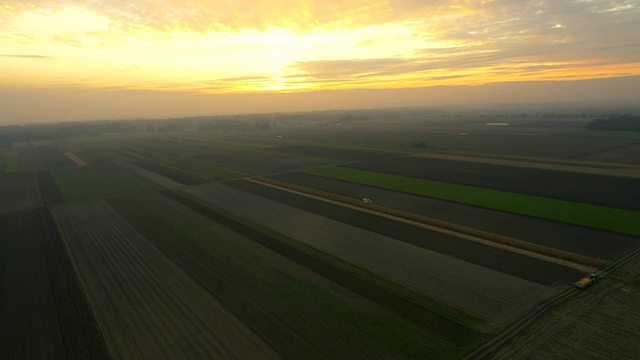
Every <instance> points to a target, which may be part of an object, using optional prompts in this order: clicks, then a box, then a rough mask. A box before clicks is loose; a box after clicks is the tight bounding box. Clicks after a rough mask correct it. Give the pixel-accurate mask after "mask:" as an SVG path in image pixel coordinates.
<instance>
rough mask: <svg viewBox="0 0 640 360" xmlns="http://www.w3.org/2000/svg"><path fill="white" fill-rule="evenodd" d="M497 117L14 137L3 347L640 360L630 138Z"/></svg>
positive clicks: (40, 351)
mask: <svg viewBox="0 0 640 360" xmlns="http://www.w3.org/2000/svg"><path fill="white" fill-rule="evenodd" d="M496 111H497V112H498V113H499V114H498V115H495V116H494V115H488V114H486V113H485V114H481V113H477V112H475V111H472V110H470V111H469V112H466V110H465V112H463V113H455V114H454V113H449V112H442V113H441V112H440V110H432V111H424V110H422V109H405V110H402V109H391V110H384V111H382V110H381V111H377V110H375V111H374V110H362V111H359V110H344V111H336V112H313V113H299V114H298V113H294V114H255V115H237V116H236V115H229V116H222V117H193V118H187V119H159V120H151V119H139V120H130V121H118V122H108V121H103V122H95V123H93V122H87V123H65V124H46V125H28V126H24V127H23V126H18V127H11V126H10V127H0V304H1V306H0V358H2V359H4V358H8V359H24V358H72V359H94V358H95V359H108V358H112V359H142V358H147V359H163V358H166V359H182V358H216V359H218V358H222V359H224V358H236V359H262V358H266V359H271V358H273V359H275V358H283V359H443V360H453V359H460V358H463V357H465V356H466V355H472V356H475V354H476V353H477V351H484V349H486V348H490V349H491V350H492V351H493V350H494V348H493V347H491V345H493V344H502V343H499V342H497V341H498V340H500V339H502V338H503V337H504V336H510V335H511V334H515V332H514V331H512V329H517V330H518V331H521V332H519V335H516V336H515V337H513V338H509V339H510V340H509V342H507V343H506V345H502V346H503V347H502V348H500V349H498V351H497V352H494V353H493V354H492V356H494V358H495V359H527V358H548V359H555V358H569V359H572V358H575V359H578V358H579V359H592V358H593V359H596V358H606V357H607V355H610V354H615V355H616V356H617V357H620V358H630V359H632V358H633V356H634V355H635V353H637V352H638V351H640V350H639V349H638V346H637V345H636V343H637V338H638V336H640V328H638V325H637V324H638V321H639V320H638V319H639V316H640V312H638V311H637V309H635V307H634V305H635V304H636V303H637V302H638V295H640V292H639V291H637V290H638V286H637V283H638V276H637V274H638V271H639V268H638V265H637V264H638V263H639V262H637V261H636V262H631V261H629V262H628V263H625V264H623V265H624V266H623V267H618V268H616V270H614V271H612V270H611V269H613V267H614V266H618V265H619V264H620V263H621V262H620V259H628V258H629V257H628V254H630V253H634V252H635V251H638V250H637V249H639V248H640V205H639V204H640V197H639V196H640V195H639V194H640V192H639V191H638V189H640V167H639V166H638V165H640V163H639V162H638V160H637V158H638V156H640V153H638V149H639V148H640V147H639V146H640V145H639V143H638V138H637V136H636V135H634V134H627V133H625V134H622V133H613V132H606V133H605V132H601V131H596V132H591V131H587V130H582V129H584V126H586V125H587V124H588V123H589V122H590V121H591V120H592V117H590V116H588V115H587V116H585V115H576V116H573V115H566V116H565V115H559V114H551V115H550V114H541V115H540V116H538V114H536V115H533V114H529V115H527V114H518V115H514V114H501V110H496ZM594 116H595V115H594ZM490 122H500V123H509V126H500V127H496V126H487V123H490ZM592 272H596V273H597V274H598V275H599V281H598V283H597V284H595V285H593V286H591V287H589V288H588V289H585V290H584V291H577V290H576V289H574V286H573V283H574V282H575V281H576V280H578V279H580V278H582V277H583V276H585V275H586V274H589V273H592ZM557 299H561V300H562V301H561V302H558V301H557ZM549 304H551V305H549ZM636 307H637V306H636ZM540 314H542V315H540ZM534 317H535V318H534ZM532 319H533V320H532ZM529 322H531V324H533V326H531V327H528V328H527V327H524V326H520V324H525V323H526V324H528V323H529Z"/></svg>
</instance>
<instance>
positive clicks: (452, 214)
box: [275, 172, 638, 259]
mask: <svg viewBox="0 0 640 360" xmlns="http://www.w3.org/2000/svg"><path fill="white" fill-rule="evenodd" d="M275 178H276V179H279V180H283V181H286V182H289V183H293V184H298V185H304V186H308V187H311V188H315V189H319V190H324V191H328V192H331V193H336V194H340V195H344V196H348V197H351V198H356V199H362V198H371V199H374V201H375V203H376V204H379V205H382V206H386V207H390V208H393V209H398V210H401V211H406V212H409V213H414V214H418V215H423V216H427V217H430V218H434V219H438V220H442V221H446V222H450V223H455V224H460V225H462V226H467V227H470V228H474V229H479V230H483V231H487V232H491V233H496V234H501V235H505V236H510V237H514V238H516V239H522V240H525V241H529V242H532V243H536V244H540V245H543V246H549V247H552V248H558V249H562V250H566V251H570V252H574V253H578V254H582V255H586V256H591V257H600V258H603V259H615V258H617V257H620V256H622V255H624V254H626V253H628V252H629V251H631V250H633V249H634V248H635V247H637V246H638V245H637V244H638V240H637V239H635V238H633V237H630V236H622V235H618V234H613V233H608V232H603V231H597V230H595V229H589V228H585V227H579V226H572V225H569V224H563V223H559V222H554V221H547V220H543V219H537V218H532V217H527V216H523V215H518V214H513V213H507V212H502V211H496V210H491V209H487V208H481V207H477V206H469V205H465V204H460V203H454V202H450V201H444V200H438V199H433V198H428V197H424V196H417V195H412V194H407V193H401V192H396V191H390V190H385V189H381V188H377V187H372V186H366V185H361V184H356V183H352V182H347V181H339V180H334V179H330V178H326V177H321V176H313V175H309V174H305V173H300V172H295V173H288V174H282V175H278V176H276V177H275Z"/></svg>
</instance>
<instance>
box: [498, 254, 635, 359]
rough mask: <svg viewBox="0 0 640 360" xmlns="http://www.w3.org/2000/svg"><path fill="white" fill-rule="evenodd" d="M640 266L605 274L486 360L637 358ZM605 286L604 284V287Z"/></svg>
mask: <svg viewBox="0 0 640 360" xmlns="http://www.w3.org/2000/svg"><path fill="white" fill-rule="evenodd" d="M638 274H640V261H638V258H637V257H636V258H635V259H634V260H632V261H631V262H630V263H628V264H626V265H624V266H623V268H622V269H620V270H617V271H616V272H615V273H614V274H612V275H608V276H607V277H606V278H605V279H606V280H604V279H603V281H602V283H601V284H596V285H594V286H593V287H592V288H591V289H589V292H588V293H584V294H579V295H576V296H575V297H573V298H572V299H571V300H570V301H568V302H566V303H565V304H563V306H562V308H560V309H558V310H557V311H556V312H555V313H552V314H550V315H548V316H547V317H545V318H544V319H541V320H540V321H538V322H537V323H535V324H534V325H533V326H532V327H531V328H530V329H528V330H526V331H525V332H524V333H522V334H521V335H520V336H519V337H517V338H516V339H514V340H512V341H511V342H509V343H508V344H507V345H506V346H505V347H503V348H502V349H500V350H498V351H497V352H496V353H495V354H494V355H493V356H490V357H489V358H490V359H494V360H498V359H534V358H536V359H576V360H577V359H580V360H582V359H611V358H615V359H630V360H631V359H635V358H637V355H638V353H640V343H639V342H638V341H637V340H638V334H639V333H640V325H639V324H640V309H638V301H640V277H639V276H638ZM605 281H606V282H605Z"/></svg>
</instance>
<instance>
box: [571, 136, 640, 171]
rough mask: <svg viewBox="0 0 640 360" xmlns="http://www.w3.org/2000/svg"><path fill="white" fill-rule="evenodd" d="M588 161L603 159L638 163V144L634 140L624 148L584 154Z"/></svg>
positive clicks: (639, 161) (639, 155) (639, 151)
mask: <svg viewBox="0 0 640 360" xmlns="http://www.w3.org/2000/svg"><path fill="white" fill-rule="evenodd" d="M583 159H585V160H590V161H604V162H614V163H626V164H634V165H640V144H639V143H638V142H637V141H636V142H635V143H634V144H632V145H631V146H628V147H625V148H624V149H616V150H609V151H605V152H599V153H594V154H590V155H588V156H585V157H584V158H583Z"/></svg>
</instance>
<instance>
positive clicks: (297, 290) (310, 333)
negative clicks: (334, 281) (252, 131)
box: [110, 196, 433, 358]
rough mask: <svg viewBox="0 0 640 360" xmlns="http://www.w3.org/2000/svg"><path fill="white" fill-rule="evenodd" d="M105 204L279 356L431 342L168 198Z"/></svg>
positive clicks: (377, 351) (342, 353)
mask: <svg viewBox="0 0 640 360" xmlns="http://www.w3.org/2000/svg"><path fill="white" fill-rule="evenodd" d="M110 203H111V204H113V205H114V206H115V207H116V208H117V209H118V211H119V212H120V213H121V214H123V215H124V216H126V218H127V220H128V221H130V222H131V223H132V224H133V225H134V226H135V227H136V228H137V229H138V230H139V231H141V233H143V234H144V236H145V237H146V238H147V239H149V240H150V241H151V242H152V243H153V244H154V245H155V246H157V247H158V249H160V250H161V251H163V252H164V253H165V255H166V256H167V257H169V258H170V259H172V260H173V261H175V262H176V263H177V264H179V265H180V266H182V267H183V269H185V271H187V272H188V273H189V274H190V275H191V276H193V278H194V279H197V281H198V282H199V283H200V284H202V285H203V286H204V287H205V288H206V289H207V290H208V291H210V293H211V294H213V295H214V296H215V297H216V298H217V299H219V300H220V301H221V302H222V303H223V304H224V305H225V307H226V308H227V309H229V310H230V311H231V312H233V313H234V314H235V315H236V316H237V317H238V318H239V319H240V320H241V321H242V322H244V323H245V324H247V326H248V327H249V328H250V329H252V330H253V331H254V332H255V333H256V334H258V335H259V336H260V337H262V338H263V339H265V341H266V342H267V343H269V344H271V345H272V346H273V348H274V350H276V351H277V352H278V353H279V354H280V355H281V356H282V357H284V358H309V357H327V358H336V357H349V358H362V357H363V354H367V355H366V357H367V358H375V357H383V356H384V354H385V353H387V354H388V356H390V357H394V358H397V357H398V356H399V355H400V357H406V355H401V354H402V353H403V352H409V353H410V352H411V351H417V352H421V351H425V350H426V349H428V347H429V346H428V345H429V342H431V341H433V340H431V339H430V338H432V337H433V336H432V335H429V334H426V335H427V336H425V334H424V332H421V331H420V330H419V329H416V330H414V331H410V330H409V329H410V328H411V326H407V325H409V324H410V323H409V322H407V323H405V324H404V326H402V327H399V328H394V325H396V326H397V323H398V322H401V323H402V321H401V320H399V319H395V317H393V316H391V314H388V313H387V314H385V312H384V311H381V310H378V309H376V308H375V306H372V305H371V304H370V303H369V304H368V302H367V301H366V300H363V299H361V298H359V297H358V296H357V295H355V294H349V293H348V292H346V291H344V290H340V288H339V287H336V286H331V285H330V284H331V283H328V284H329V285H328V284H327V282H326V281H323V279H322V278H321V277H318V276H317V275H315V274H313V273H311V272H309V271H308V270H306V269H304V268H303V267H300V266H299V265H297V264H295V263H294V262H292V261H290V260H288V259H286V258H284V257H282V256H280V255H278V254H277V253H275V252H271V251H269V250H268V249H265V248H264V247H263V246H262V245H260V244H259V243H257V242H254V241H252V240H250V239H248V238H246V237H245V236H243V235H241V234H239V233H237V232H235V231H233V230H231V229H229V228H227V227H226V226H223V225H221V224H218V223H217V222H214V221H211V220H210V219H209V218H208V217H205V216H203V215H201V214H199V213H198V212H195V211H193V210H191V209H190V208H189V207H185V206H184V205H181V204H180V203H178V202H175V201H173V200H171V199H169V198H166V197H157V196H153V197H152V196H146V197H144V198H142V199H141V198H136V199H131V198H130V199H112V200H110ZM157 209H163V210H162V211H157ZM187 227H188V229H189V230H188V231H184V229H186V228H187ZM176 239H180V241H176ZM314 275H315V276H314ZM335 292H338V294H335ZM307 294H313V298H309V297H308V295H307ZM345 299H348V300H346V301H345ZM381 313H382V314H381ZM380 316H382V317H383V318H384V319H385V320H382V319H379V317H380ZM362 323H364V324H362ZM369 325H373V326H374V328H369ZM387 327H389V328H387ZM404 327H407V328H409V329H404ZM414 327H415V326H414ZM374 329H375V333H376V334H375V335H374V336H371V337H368V336H366V335H365V334H363V333H362V332H363V330H364V331H371V330H374ZM398 332H399V333H402V334H403V336H401V337H400V336H398ZM418 334H420V335H422V336H420V335H418ZM384 335H387V337H386V338H385V336H384ZM416 335H418V336H416ZM419 339H420V340H419ZM425 340H426V341H425ZM398 341H399V342H401V343H403V345H405V346H406V349H405V346H402V347H400V346H397V345H396V343H397V342H398ZM414 341H415V343H414ZM417 345H423V346H424V349H422V348H421V347H418V348H416V346H417ZM430 345H431V346H433V344H430ZM359 351H361V352H359Z"/></svg>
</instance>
